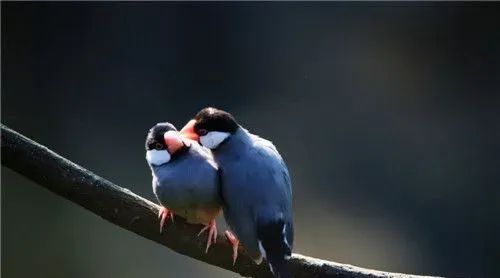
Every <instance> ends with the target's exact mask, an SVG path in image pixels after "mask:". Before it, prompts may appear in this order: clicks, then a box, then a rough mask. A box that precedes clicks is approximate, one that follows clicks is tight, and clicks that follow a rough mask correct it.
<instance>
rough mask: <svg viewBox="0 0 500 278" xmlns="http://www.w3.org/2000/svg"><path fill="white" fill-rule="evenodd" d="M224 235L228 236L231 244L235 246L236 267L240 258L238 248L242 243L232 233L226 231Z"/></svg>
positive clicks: (234, 260) (234, 258) (234, 262)
mask: <svg viewBox="0 0 500 278" xmlns="http://www.w3.org/2000/svg"><path fill="white" fill-rule="evenodd" d="M224 234H225V235H226V237H227V239H228V240H229V242H231V244H232V245H233V265H235V264H236V259H237V258H238V246H239V245H240V241H239V240H238V239H237V238H236V236H235V235H234V234H233V233H231V232H230V231H226V232H225V233H224Z"/></svg>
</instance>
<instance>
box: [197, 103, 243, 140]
mask: <svg viewBox="0 0 500 278" xmlns="http://www.w3.org/2000/svg"><path fill="white" fill-rule="evenodd" d="M194 120H195V121H196V123H195V125H194V131H195V132H196V134H198V135H199V136H203V135H205V134H207V133H208V132H211V131H219V132H229V133H231V134H233V133H235V132H236V130H238V123H237V122H236V120H235V119H234V117H233V115H231V114H229V113H228V112H226V111H224V110H220V109H217V108H213V107H207V108H203V109H202V110H201V111H200V112H198V114H196V116H195V117H194Z"/></svg>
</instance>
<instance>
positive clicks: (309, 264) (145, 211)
mask: <svg viewBox="0 0 500 278" xmlns="http://www.w3.org/2000/svg"><path fill="white" fill-rule="evenodd" d="M2 165H4V166H6V167H8V168H10V169H12V170H13V171H15V172H17V173H19V174H20V175H22V176H24V177H26V178H28V179H30V180H32V181H34V182H35V183H37V184H39V185H41V186H43V187H45V188H47V189H48V190H50V191H52V192H53V193H55V194H57V195H59V196H61V197H63V198H65V199H67V200H70V201H72V202H74V203H76V204H78V205H80V206H82V207H84V208H86V209H87V210H90V211H92V212H93V213H95V214H97V215H98V216H100V217H102V218H104V219H106V220H107V221H109V222H111V223H113V224H115V225H118V226H120V227H122V228H124V229H127V230H129V231H132V232H134V233H136V234H138V235H140V236H142V237H145V238H147V239H150V240H153V241H156V242H158V243H160V244H162V245H165V246H167V247H169V248H170V249H172V250H173V251H175V252H177V253H180V254H183V255H186V256H188V257H191V258H194V259H197V260H200V261H203V262H206V263H208V264H211V265H215V266H218V267H221V268H224V269H227V270H230V271H233V272H236V273H239V274H240V275H242V276H245V277H269V275H270V273H269V271H268V270H267V266H266V264H265V263H263V264H261V265H256V264H255V263H253V261H252V259H250V257H249V256H248V255H247V254H246V253H245V251H244V250H242V249H241V248H240V250H239V254H238V260H237V263H236V265H234V266H233V265H232V255H231V254H232V249H231V246H230V244H229V243H228V242H227V240H226V239H225V238H224V236H222V235H220V236H219V237H218V238H217V244H215V245H214V246H213V247H211V248H210V250H209V251H208V253H207V254H205V251H204V249H205V243H206V239H205V237H197V233H198V231H199V230H200V229H201V228H202V226H201V225H191V224H187V223H186V222H185V221H184V219H182V218H180V217H176V218H175V223H173V224H172V223H171V222H169V224H167V227H166V228H165V231H164V232H163V233H162V234H160V233H159V222H158V217H157V215H158V211H159V208H160V207H159V206H158V205H156V204H155V203H153V202H150V201H148V200H146V199H144V198H142V197H140V196H138V195H136V194H134V193H133V192H131V191H130V190H128V189H125V188H122V187H119V186H117V185H115V184H113V183H111V182H110V181H108V180H106V179H104V178H101V177H99V176H97V175H96V174H94V173H92V172H91V171H89V170H86V169H84V168H83V167H81V166H79V165H77V164H75V163H73V162H71V161H69V160H68V159H66V158H64V157H62V156H60V155H58V154H56V153H55V152H53V151H51V150H49V149H48V148H46V147H44V146H42V145H40V144H38V143H37V142H35V141H32V140H30V139H28V138H26V137H24V136H23V135H21V134H19V133H17V132H15V131H13V130H12V129H10V128H8V127H6V126H5V125H3V124H2ZM289 264H290V266H291V268H292V271H293V274H294V277H297V278H299V277H300V278H306V277H346V278H347V277H359V278H364V277H401V278H410V277H415V278H416V277H420V278H422V277H423V276H417V275H408V274H398V273H389V272H381V271H375V270H369V269H364V268H359V267H355V266H351V265H345V264H339V263H334V262H329V261H324V260H319V259H315V258H311V257H306V256H302V255H298V254H294V255H293V256H292V258H291V259H290V261H289Z"/></svg>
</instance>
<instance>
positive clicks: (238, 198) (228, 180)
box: [146, 107, 294, 278]
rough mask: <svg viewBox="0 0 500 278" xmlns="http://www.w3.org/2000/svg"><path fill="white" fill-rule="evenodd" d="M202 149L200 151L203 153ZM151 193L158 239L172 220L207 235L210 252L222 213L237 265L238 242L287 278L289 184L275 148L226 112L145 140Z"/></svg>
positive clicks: (161, 127) (161, 129) (209, 111)
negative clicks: (155, 202) (157, 207)
mask: <svg viewBox="0 0 500 278" xmlns="http://www.w3.org/2000/svg"><path fill="white" fill-rule="evenodd" d="M200 144H201V145H200ZM146 160H147V162H148V164H149V165H150V167H151V170H152V174H153V191H154V193H155V195H156V197H157V198H158V200H159V202H160V203H161V205H162V209H161V211H160V215H159V217H160V218H161V221H160V231H161V230H163V226H164V224H165V221H166V220H167V219H168V218H169V217H173V213H175V214H177V215H179V216H181V217H184V218H186V220H187V221H188V222H191V223H202V224H205V227H204V228H203V229H202V230H201V231H200V233H199V234H201V233H203V232H204V231H206V230H209V237H208V242H207V249H206V250H207V251H208V248H209V247H210V245H211V244H212V240H213V242H215V239H216V238H217V228H216V223H215V218H216V217H217V216H218V215H219V213H220V212H221V210H222V211H223V212H224V218H225V220H226V222H227V223H228V225H229V227H230V228H231V230H232V231H233V232H234V234H233V233H232V232H229V231H226V236H227V238H228V239H229V241H230V242H231V243H232V245H233V251H234V253H233V263H234V262H236V257H237V254H238V245H239V243H240V242H241V244H242V245H243V247H244V248H245V249H246V250H247V252H248V253H249V255H250V256H251V257H252V258H253V259H254V260H255V261H256V262H257V263H260V262H261V261H262V258H265V259H266V261H267V262H268V263H269V266H270V270H271V272H273V274H274V276H275V277H281V278H289V277H291V272H290V270H289V269H288V268H287V266H286V260H287V259H288V258H289V257H290V256H291V253H292V246H293V231H294V228H293V221H292V184H291V180H290V175H289V173H288V169H287V166H286V164H285V162H284V161H283V159H282V157H281V156H280V154H279V153H278V150H277V149H276V147H275V146H274V145H273V144H272V143H271V142H270V141H268V140H266V139H264V138H261V137H259V136H257V135H254V134H252V133H250V132H249V131H248V130H246V129H245V128H243V127H242V126H241V125H239V124H238V123H237V121H236V120H235V118H234V117H233V116H232V115H231V114H230V113H228V112H226V111H223V110H219V109H215V108H211V107H209V108H204V109H202V110H201V111H200V112H198V113H197V114H196V116H195V117H194V118H193V119H192V120H190V121H189V122H188V123H187V124H186V126H184V128H182V129H181V130H180V131H178V130H177V129H176V128H175V126H173V125H172V124H170V123H167V122H165V123H158V124H156V125H155V126H154V127H152V128H151V129H150V130H149V133H148V135H147V139H146Z"/></svg>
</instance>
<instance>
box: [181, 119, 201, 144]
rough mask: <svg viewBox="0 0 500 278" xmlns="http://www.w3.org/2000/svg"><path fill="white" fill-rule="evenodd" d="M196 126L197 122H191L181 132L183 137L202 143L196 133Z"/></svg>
mask: <svg viewBox="0 0 500 278" xmlns="http://www.w3.org/2000/svg"><path fill="white" fill-rule="evenodd" d="M194 124H196V120H190V121H189V122H188V123H187V124H186V125H185V126H184V127H183V128H182V129H181V131H180V133H181V134H182V136H184V137H186V138H189V139H191V140H195V141H200V136H198V134H196V132H194Z"/></svg>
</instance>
